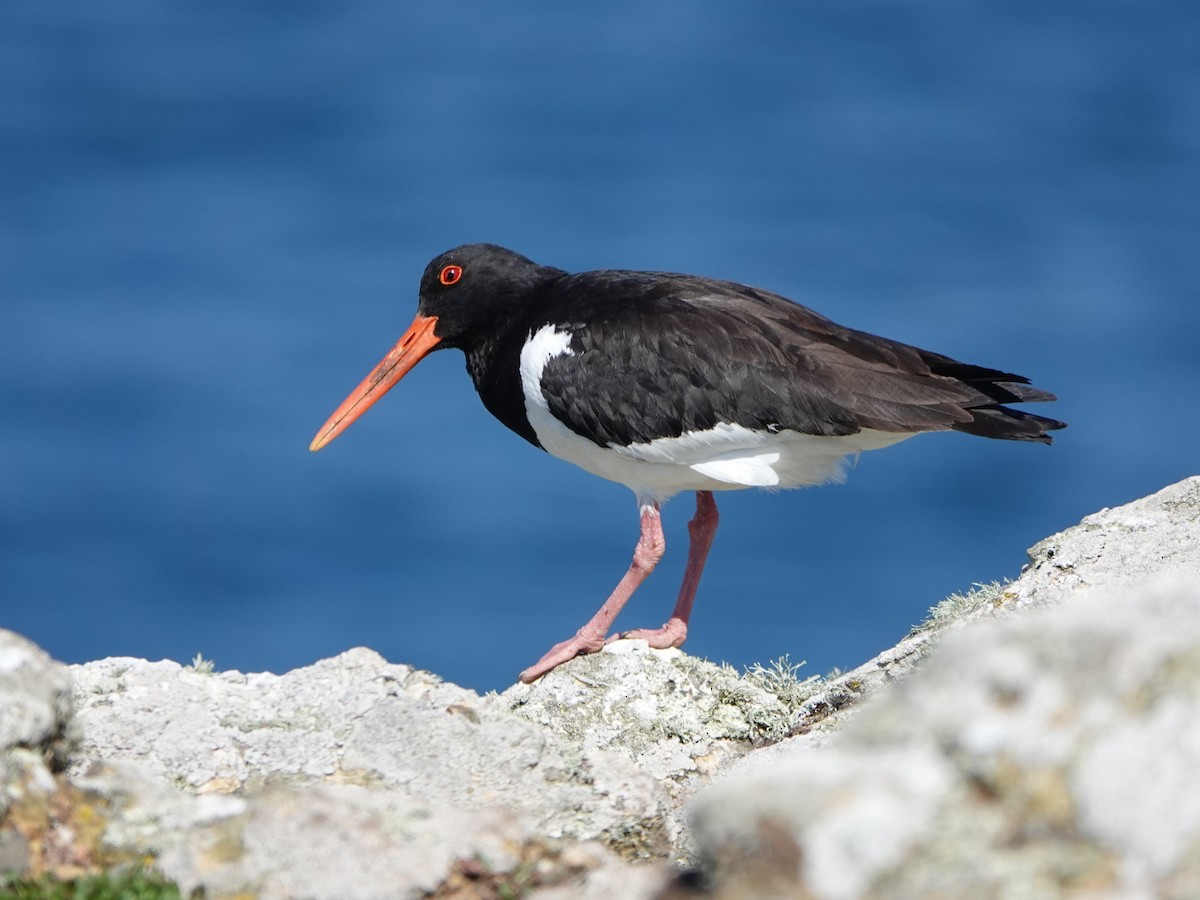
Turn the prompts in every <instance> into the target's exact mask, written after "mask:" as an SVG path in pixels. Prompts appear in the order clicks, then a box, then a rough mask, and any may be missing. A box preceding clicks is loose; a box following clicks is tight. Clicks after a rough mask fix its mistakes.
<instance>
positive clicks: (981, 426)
mask: <svg viewBox="0 0 1200 900" xmlns="http://www.w3.org/2000/svg"><path fill="white" fill-rule="evenodd" d="M921 356H922V359H923V360H924V362H925V364H926V365H928V366H929V371H931V372H932V373H933V374H934V375H941V376H942V377H944V378H953V379H954V380H955V381H957V382H959V383H960V384H963V385H965V386H966V387H968V388H970V389H971V390H972V392H974V393H975V394H977V395H978V401H979V402H977V403H976V402H974V400H968V401H967V402H966V403H964V404H963V409H964V410H965V411H966V412H968V413H970V414H971V421H969V422H960V423H956V424H955V425H953V426H952V428H953V429H954V430H955V431H963V432H966V433H967V434H975V435H979V436H980V437H987V438H999V439H1001V440H1006V441H1037V442H1038V443H1040V444H1049V443H1051V442H1052V439H1051V437H1050V435H1049V434H1047V433H1046V432H1048V431H1057V430H1058V429H1059V428H1066V427H1067V424H1066V423H1065V422H1060V421H1058V420H1057V419H1048V418H1046V417H1045V416H1036V415H1034V414H1033V413H1027V412H1024V411H1023V410H1019V409H1009V408H1008V407H1007V406H1003V405H1002V404H1004V403H1042V402H1046V401H1049V400H1056V399H1058V398H1057V397H1055V396H1054V395H1053V394H1051V393H1050V392H1049V391H1043V390H1041V389H1040V388H1035V387H1033V386H1032V385H1030V384H1029V379H1028V378H1023V377H1022V376H1020V375H1013V374H1012V373H1011V372H1001V371H1000V370H999V369H988V368H985V367H983V366H972V365H969V364H967V363H960V362H955V361H954V360H952V359H950V358H949V357H946V356H941V355H940V354H937V353H929V352H926V351H922V354H921Z"/></svg>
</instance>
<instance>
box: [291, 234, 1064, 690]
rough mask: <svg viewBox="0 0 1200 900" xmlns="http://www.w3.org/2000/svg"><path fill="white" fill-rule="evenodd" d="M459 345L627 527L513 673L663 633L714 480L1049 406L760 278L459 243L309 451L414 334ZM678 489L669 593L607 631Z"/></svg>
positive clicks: (416, 356) (811, 474) (683, 619)
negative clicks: (563, 625) (595, 596)
mask: <svg viewBox="0 0 1200 900" xmlns="http://www.w3.org/2000/svg"><path fill="white" fill-rule="evenodd" d="M450 347H454V348H457V349H459V350H461V351H463V353H464V354H466V358H467V371H468V373H470V376H471V380H472V381H474V382H475V389H476V390H477V391H478V392H479V396H480V398H481V399H482V400H483V405H484V406H485V407H487V409H488V411H489V412H491V413H492V415H494V416H495V417H496V418H497V419H499V420H500V421H501V422H503V423H504V424H505V425H507V426H508V427H509V428H510V429H512V430H513V431H515V432H516V433H517V434H519V435H520V436H521V437H523V438H525V440H527V441H529V442H530V443H531V444H533V445H534V446H535V447H540V448H541V449H543V450H545V451H547V452H548V453H551V454H553V455H554V456H557V457H560V458H561V459H565V460H567V461H568V462H572V463H574V464H575V465H577V466H580V467H581V468H583V469H586V470H587V471H589V472H591V473H593V474H595V475H599V476H601V477H602V478H607V479H609V480H610V481H616V482H619V483H620V484H624V485H625V486H626V487H628V488H629V489H630V490H632V491H633V492H634V494H635V495H636V496H637V502H638V507H639V512H640V516H641V535H640V537H639V539H638V542H637V546H636V548H635V550H634V554H633V561H632V563H631V564H630V566H629V570H628V571H627V572H626V573H625V576H624V577H623V578H622V579H621V581H620V583H619V584H618V585H617V587H616V589H615V590H614V591H613V593H612V595H611V596H610V597H609V598H608V600H606V601H605V603H604V605H603V606H601V607H600V609H599V611H598V612H597V613H596V614H595V615H594V616H593V617H592V618H591V620H590V621H589V622H588V623H587V624H586V625H584V626H583V627H582V628H581V629H579V631H578V632H577V633H576V634H575V635H574V636H573V637H571V638H569V639H568V640H565V641H563V642H561V643H559V644H556V645H555V646H554V647H552V648H551V649H550V650H549V651H548V652H547V653H546V654H545V655H544V656H543V657H542V658H541V659H540V660H538V662H536V663H535V664H534V665H532V666H531V667H529V668H528V669H526V670H525V671H524V672H522V673H521V676H520V677H521V680H522V681H525V682H531V681H534V680H535V679H537V678H539V677H540V676H542V675H544V674H545V673H546V672H548V671H550V670H551V669H553V668H554V667H555V666H558V665H560V664H561V663H564V662H566V661H567V660H569V659H572V658H573V657H575V656H577V655H579V654H581V653H592V652H594V651H596V650H599V649H600V648H601V647H603V646H604V644H605V643H606V642H607V641H612V640H615V639H617V638H618V637H633V638H642V639H645V640H647V641H649V643H650V645H651V646H653V647H660V648H662V647H678V646H679V645H680V644H682V643H683V641H684V639H685V638H686V637H687V626H688V617H689V615H690V614H691V611H692V601H693V599H694V598H695V595H696V587H697V585H698V584H699V582H700V573H701V571H702V570H703V568H704V561H705V558H706V557H707V555H708V550H709V547H710V546H711V544H712V540H713V536H714V534H715V533H716V529H717V507H716V503H715V502H714V501H713V492H714V491H728V490H738V489H740V488H748V487H765V488H789V487H801V486H804V485H815V484H820V483H822V482H826V481H837V480H840V479H841V478H842V477H843V468H844V463H845V460H846V459H847V457H848V456H851V455H854V454H857V453H859V452H861V451H863V450H877V449H879V448H881V447H887V446H890V445H891V444H895V443H897V442H898V441H902V440H905V439H907V438H910V437H913V436H914V435H917V434H920V433H922V432H926V431H964V432H966V433H967V434H975V435H979V436H981V437H989V438H1001V439H1004V440H1018V441H1038V442H1040V443H1043V444H1049V443H1050V435H1049V434H1048V433H1047V432H1050V431H1053V430H1055V429H1058V428H1063V427H1064V424H1063V423H1062V422H1059V421H1056V420H1054V419H1048V418H1044V417H1042V416H1037V415H1033V414H1032V413H1028V412H1024V411H1021V410H1016V409H1010V408H1009V407H1008V406H1006V405H1005V404H1007V403H1018V402H1022V401H1044V400H1054V399H1055V397H1054V395H1053V394H1050V393H1048V392H1046V391H1043V390H1039V389H1037V388H1035V387H1031V386H1030V385H1029V380H1028V379H1026V378H1023V377H1021V376H1020V375H1014V374H1012V373H1009V372H1003V371H1000V370H998V369H989V368H985V367H983V366H973V365H968V364H966V363H960V362H957V361H955V360H953V359H951V358H949V357H947V356H942V355H941V354H938V353H930V352H929V351H927V350H921V349H918V348H917V347H912V346H909V345H908V344H902V343H899V342H898V341H892V340H888V339H887V338H881V337H876V336H875V335H872V334H867V333H866V332H863V331H855V330H853V329H850V328H844V327H842V326H841V325H837V324H835V323H834V322H832V321H830V320H829V319H827V318H825V317H824V316H822V315H820V314H818V313H816V312H813V311H812V310H811V309H807V308H806V307H803V306H800V305H799V304H797V303H793V302H792V301H791V300H788V299H786V298H784V297H781V296H779V295H778V294H772V293H770V292H768V291H764V290H760V289H758V288H753V287H747V286H746V285H742V284H735V283H733V282H729V281H716V280H713V279H710V278H699V277H696V276H694V275H678V274H671V273H663V272H633V271H615V270H603V271H596V272H581V273H579V274H574V275H573V274H570V273H568V272H565V271H563V270H562V269H555V268H551V267H549V266H541V265H538V264H537V263H535V262H533V261H531V260H529V259H527V258H526V257H524V256H521V255H520V254H519V253H514V252H513V251H512V250H506V249H504V248H503V247H498V246H496V245H494V244H467V245H464V246H462V247H457V248H455V249H454V250H450V251H449V252H447V253H443V254H442V255H441V256H438V257H437V258H436V259H434V260H433V261H432V262H431V263H430V264H429V266H428V267H427V268H426V269H425V274H424V275H423V276H422V277H421V290H420V300H419V303H418V305H417V316H416V318H415V319H414V320H413V323H412V325H411V326H410V327H409V329H408V331H406V332H405V333H404V335H403V336H402V337H401V338H400V341H399V342H398V343H397V344H396V346H395V347H393V348H392V350H391V352H390V353H388V355H387V356H386V357H384V359H383V361H382V362H381V363H380V364H379V365H378V366H377V367H376V368H375V370H374V371H373V372H372V373H371V374H370V375H368V376H367V378H366V379H365V380H364V381H363V382H362V384H360V385H359V386H358V387H357V388H355V390H354V391H353V393H351V394H350V396H349V397H347V398H346V400H345V401H344V402H343V403H342V405H341V406H339V407H338V408H337V409H336V410H335V411H334V413H333V415H332V416H330V417H329V420H328V421H327V422H326V423H325V425H324V426H322V428H321V430H320V431H319V432H318V433H317V437H316V438H315V439H314V440H313V442H312V445H311V447H310V449H311V450H320V449H321V448H322V447H324V446H325V445H326V444H328V443H329V442H330V441H332V440H333V439H334V438H335V437H337V436H338V435H339V434H341V433H342V431H343V430H345V428H346V427H347V426H349V425H350V423H351V422H353V421H354V420H355V419H357V418H358V417H359V416H360V415H362V413H363V412H365V411H366V409H367V408H368V407H369V406H370V405H371V404H373V403H374V402H375V401H376V400H378V399H379V398H380V397H382V396H383V395H384V393H386V392H387V391H388V390H389V389H390V388H391V387H392V386H393V385H395V384H396V382H398V381H399V380H400V379H401V378H402V377H404V375H405V373H407V372H408V371H409V370H410V369H411V368H412V367H413V366H414V365H416V363H417V362H418V361H420V360H421V359H422V358H423V357H424V356H425V355H426V354H428V353H430V352H431V351H433V350H444V349H446V348H450ZM681 491H695V492H696V514H695V517H694V518H693V519H692V520H691V522H690V523H689V525H688V531H689V533H690V536H691V546H690V548H689V550H688V559H687V565H686V567H685V571H684V576H683V585H682V587H681V588H680V591H679V599H678V601H677V602H676V604H675V609H674V611H673V612H672V614H671V618H670V619H669V620H668V621H667V622H666V624H664V625H663V626H662V627H661V628H654V629H638V630H635V631H628V632H625V633H623V634H620V635H613V636H611V637H610V636H609V628H610V626H611V625H612V622H613V619H615V618H616V616H617V613H619V612H620V611H621V607H623V606H624V605H625V603H626V601H627V600H628V599H629V597H630V596H631V595H632V594H633V592H634V590H636V589H637V587H638V585H639V584H641V582H642V581H643V579H645V577H646V576H647V575H648V574H649V573H650V572H651V570H653V568H654V566H655V564H656V563H657V562H658V560H659V558H660V557H661V556H662V554H663V550H664V549H665V541H664V539H663V531H662V524H661V521H660V518H659V507H660V505H661V504H662V503H663V502H664V501H666V500H667V499H668V498H669V497H671V496H673V495H674V494H677V493H679V492H681Z"/></svg>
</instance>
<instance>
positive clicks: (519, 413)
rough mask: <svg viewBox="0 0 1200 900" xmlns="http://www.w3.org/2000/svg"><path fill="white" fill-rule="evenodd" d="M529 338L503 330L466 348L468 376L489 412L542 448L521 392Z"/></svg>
mask: <svg viewBox="0 0 1200 900" xmlns="http://www.w3.org/2000/svg"><path fill="white" fill-rule="evenodd" d="M524 337H525V335H524V334H522V333H520V332H518V331H514V330H513V329H511V328H510V329H503V330H502V331H501V332H499V333H498V334H497V336H495V337H492V336H488V337H485V338H482V339H481V340H479V341H478V342H476V343H474V344H472V346H471V347H469V348H464V353H465V354H466V357H467V373H468V374H469V375H470V376H471V381H473V382H474V383H475V390H476V391H477V392H478V393H479V399H480V400H482V401H483V405H484V406H485V407H487V410H488V412H490V413H491V414H492V415H493V416H495V417H496V418H497V419H499V420H500V421H501V422H502V423H503V424H504V425H505V426H506V427H507V428H509V429H511V430H512V431H514V432H516V433H517V434H519V435H520V436H521V437H523V438H525V440H527V441H529V443H531V444H533V445H534V446H535V447H541V446H542V445H541V444H540V443H539V442H538V439H537V435H536V434H535V433H534V431H533V427H532V426H531V425H530V424H529V419H528V418H527V416H526V414H525V394H524V392H523V391H522V389H521V347H522V346H523V345H524Z"/></svg>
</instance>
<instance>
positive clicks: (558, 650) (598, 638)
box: [519, 629, 605, 684]
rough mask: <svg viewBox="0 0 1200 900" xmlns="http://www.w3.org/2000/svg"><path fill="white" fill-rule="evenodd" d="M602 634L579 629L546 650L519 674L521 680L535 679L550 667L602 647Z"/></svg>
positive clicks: (526, 681) (531, 680) (528, 681)
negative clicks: (573, 634) (544, 653)
mask: <svg viewBox="0 0 1200 900" xmlns="http://www.w3.org/2000/svg"><path fill="white" fill-rule="evenodd" d="M604 643H605V642H604V635H603V634H599V635H595V634H591V633H587V632H585V631H584V630H583V629H580V630H579V631H578V632H576V634H575V636H574V637H572V638H570V639H568V640H565V641H561V642H560V643H557V644H555V645H554V646H553V647H551V648H550V649H549V650H547V651H546V655H545V656H543V657H542V658H541V659H539V660H538V661H537V662H535V663H534V664H533V665H532V666H530V667H529V668H528V669H526V670H525V671H524V672H522V673H521V674H520V676H519V677H520V679H521V681H523V682H525V683H526V684H529V683H530V682H533V681H537V680H538V679H539V678H541V677H542V676H543V675H545V674H546V673H547V672H549V671H550V670H551V669H553V668H555V667H557V666H561V665H562V664H563V663H565V662H567V661H568V660H571V659H574V658H575V657H577V656H581V655H583V654H585V653H595V652H597V651H598V650H603V649H604Z"/></svg>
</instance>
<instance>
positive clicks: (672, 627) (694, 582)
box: [621, 491, 719, 650]
mask: <svg viewBox="0 0 1200 900" xmlns="http://www.w3.org/2000/svg"><path fill="white" fill-rule="evenodd" d="M718 519H719V516H718V515H717V503H716V501H715V500H713V495H712V492H711V491H696V515H695V516H693V517H692V521H690V522H688V534H689V535H690V536H691V545H690V546H689V547H688V561H687V568H686V569H684V570H683V584H682V585H680V587H679V599H678V600H677V601H675V609H674V611H673V612H672V613H671V618H670V619H668V620H667V622H666V624H665V625H663V626H662V628H638V629H636V630H635V631H627V632H625V633H624V634H622V635H621V637H623V638H639V639H641V640H644V641H649V642H650V646H651V647H657V648H658V649H660V650H665V649H666V648H667V647H679V646H681V645H682V644H683V642H684V641H685V640H687V627H688V617H689V616H690V615H691V614H692V603H693V602H694V601H695V599H696V588H698V587H699V586H700V573H701V572H703V571H704V561H705V560H706V559H708V550H709V548H710V547H712V542H713V538H714V537H716V534H717V521H718Z"/></svg>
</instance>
